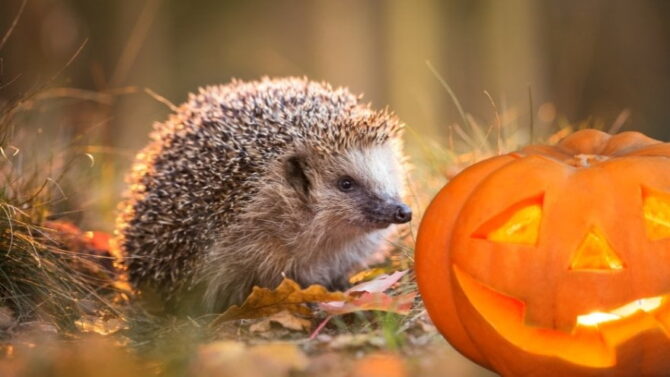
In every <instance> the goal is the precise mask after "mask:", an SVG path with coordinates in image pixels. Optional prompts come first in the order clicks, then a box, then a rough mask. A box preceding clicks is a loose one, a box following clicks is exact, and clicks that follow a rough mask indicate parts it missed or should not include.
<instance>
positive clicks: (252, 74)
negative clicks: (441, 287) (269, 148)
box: [0, 0, 670, 376]
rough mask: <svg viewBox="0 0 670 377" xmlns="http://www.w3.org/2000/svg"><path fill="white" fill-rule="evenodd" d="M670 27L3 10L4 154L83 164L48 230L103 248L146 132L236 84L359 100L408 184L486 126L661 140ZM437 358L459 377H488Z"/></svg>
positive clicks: (282, 4) (540, 13) (492, 18)
mask: <svg viewBox="0 0 670 377" xmlns="http://www.w3.org/2000/svg"><path fill="white" fill-rule="evenodd" d="M17 15H20V17H18V18H17ZM669 20H670V1H665V0H656V1H641V0H638V1H623V0H621V1H619V0H601V1H597V0H589V1H581V0H563V1H549V0H545V1H537V0H506V1H499V0H498V1H496V0H459V1H456V0H450V1H438V0H415V1H409V0H384V1H382V0H337V1H335V0H282V1H277V0H253V1H251V0H247V1H220V0H200V1H195V0H192V1H184V0H182V1H179V0H114V1H90V0H28V1H24V0H0V108H2V107H3V106H8V107H9V108H12V109H18V111H16V112H15V113H16V114H15V116H16V118H17V124H21V125H22V126H25V127H26V129H25V130H19V131H25V132H26V133H27V134H29V136H30V137H29V139H30V140H31V143H28V144H25V145H24V144H21V142H20V140H21V139H19V142H18V143H19V144H18V145H16V148H18V149H21V150H22V151H26V152H27V153H35V154H41V155H46V156H49V155H58V154H59V153H60V151H62V150H68V149H69V150H72V149H73V148H74V150H75V151H76V152H77V153H79V155H80V157H82V156H83V157H82V158H80V159H79V160H76V161H75V162H74V163H73V164H76V167H81V168H82V169H80V170H84V169H83V168H86V172H87V173H86V174H87V175H88V176H89V177H88V178H91V179H90V180H81V181H75V182H74V183H71V184H70V186H71V187H70V188H73V189H74V190H76V191H77V193H76V194H68V195H70V196H69V198H70V199H69V202H67V203H65V204H67V205H65V204H64V205H63V213H59V214H58V215H59V216H61V215H62V216H64V217H66V218H68V219H71V220H74V221H76V222H77V223H78V224H81V226H82V227H84V228H89V229H91V228H92V229H98V230H106V231H110V230H111V229H112V228H113V222H114V220H113V219H114V208H115V206H116V203H117V202H118V200H119V197H120V195H121V193H122V191H123V175H124V172H125V171H126V170H127V169H128V167H129V165H130V163H131V162H132V159H133V156H134V154H135V153H136V152H137V151H138V150H139V149H140V148H141V147H142V146H143V145H144V144H145V143H146V142H147V140H148V139H147V134H148V132H149V131H150V129H151V126H152V123H153V122H156V121H162V120H164V119H166V117H167V114H168V113H169V112H170V109H169V107H170V105H169V104H170V103H174V104H179V103H181V102H182V101H184V100H185V99H186V97H187V93H188V92H191V91H194V90H196V89H197V88H198V87H199V86H203V85H208V84H217V83H226V82H228V81H230V80H231V78H240V79H256V78H259V77H261V76H264V75H269V76H287V75H296V76H307V77H309V78H311V79H315V80H325V81H328V82H330V83H332V84H333V85H336V86H347V87H349V88H350V89H351V90H352V91H354V92H357V93H364V94H365V98H366V99H367V100H368V101H370V102H372V104H373V105H374V106H375V107H378V108H381V107H386V106H388V107H389V108H391V109H392V110H394V111H395V112H396V113H397V114H398V115H399V117H400V118H401V119H402V120H403V121H404V122H405V123H406V124H407V125H408V132H407V143H406V144H407V150H408V153H409V154H410V155H411V157H413V161H414V165H415V166H417V167H419V168H420V167H422V166H424V165H428V163H425V162H426V161H435V158H436V157H435V156H436V155H439V154H440V151H441V150H443V149H451V150H453V148H452V146H451V143H453V139H459V138H460V139H463V135H464V134H466V135H472V134H473V133H477V132H480V133H484V134H485V136H484V139H486V138H487V137H488V134H489V133H490V132H491V129H492V127H493V125H495V124H496V123H497V122H501V123H502V124H503V125H505V127H507V128H506V132H508V135H507V136H508V137H510V138H511V139H512V140H513V141H514V142H513V143H511V145H509V146H510V147H515V145H518V144H522V143H525V142H528V141H529V139H530V131H529V130H530V125H531V123H532V124H533V127H534V132H535V134H536V135H549V134H551V133H553V132H556V131H558V129H559V128H560V127H561V126H564V125H566V124H579V123H581V122H585V121H587V122H589V123H590V124H591V125H596V126H599V127H601V128H603V129H605V130H609V129H622V130H638V131H642V132H645V133H647V134H649V135H650V136H652V137H655V138H659V139H663V140H668V139H670V128H669V127H668V126H667V124H666V121H667V120H668V119H670V106H669V104H670V22H668V21H669ZM8 31H11V32H8ZM440 75H441V76H442V77H443V78H444V81H445V82H446V83H447V84H448V86H449V87H450V88H451V89H452V90H453V93H454V96H455V97H456V98H457V101H454V98H453V97H452V96H451V95H450V93H449V89H448V88H447V87H446V85H445V84H444V83H443V82H442V81H441V79H440V77H439V76H440ZM459 105H460V106H462V108H463V109H464V111H465V112H466V113H467V114H471V115H472V118H467V117H466V118H467V121H464V119H463V116H462V114H461V113H460V111H459ZM464 123H468V124H469V126H468V125H465V124H464ZM472 125H478V126H479V127H480V128H479V131H475V130H474V127H472ZM468 127H470V128H468ZM510 135H512V136H510ZM514 135H516V136H514ZM466 139H467V137H466ZM475 139H476V138H475ZM466 144H468V143H466ZM472 144H473V143H472V142H470V147H471V148H473V149H477V148H474V147H473V145H472ZM77 148H80V149H77ZM0 152H2V153H5V151H0ZM480 157H481V156H480ZM431 158H432V159H433V160H431ZM47 160H48V159H47ZM438 165H440V164H438ZM445 169H446V168H445V167H444V166H438V169H437V170H438V171H441V172H442V173H444V174H438V175H436V177H437V178H435V179H436V184H434V185H429V186H430V187H431V188H432V187H433V186H434V187H439V186H440V185H441V184H443V183H444V182H445V181H446V176H447V175H448V173H449V172H448V171H446V172H445ZM416 170H417V171H420V170H421V169H416ZM415 174H416V173H415ZM416 181H417V182H421V184H422V185H424V186H427V185H428V184H426V183H425V182H427V181H425V180H419V179H417V180H416ZM424 191H425V190H424ZM65 192H68V193H69V192H70V191H68V190H65ZM64 195H65V194H64ZM72 198H74V199H72ZM429 198H430V194H427V195H425V198H424V202H422V203H419V204H418V205H417V207H418V208H422V207H423V206H425V204H426V201H427V200H428V199H429ZM72 202H74V204H73V203H72ZM72 208H76V210H74V211H73V210H72ZM446 357H448V358H449V362H448V363H447V364H445V365H448V368H449V370H450V372H452V374H453V375H458V376H466V375H488V374H485V373H484V374H482V373H483V372H482V371H481V370H480V369H478V368H476V367H475V366H473V364H471V363H469V362H467V361H465V360H464V359H463V358H462V357H460V356H459V355H457V354H456V353H455V352H452V353H449V354H448V355H447V356H446Z"/></svg>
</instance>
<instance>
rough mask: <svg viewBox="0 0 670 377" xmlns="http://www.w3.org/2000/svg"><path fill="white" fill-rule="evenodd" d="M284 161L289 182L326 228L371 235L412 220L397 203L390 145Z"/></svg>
mask: <svg viewBox="0 0 670 377" xmlns="http://www.w3.org/2000/svg"><path fill="white" fill-rule="evenodd" d="M306 155H310V154H306ZM288 161H289V163H288V165H287V166H288V168H287V175H288V177H289V182H291V184H292V185H293V187H294V189H295V190H296V191H297V192H298V193H299V195H303V196H304V198H305V201H306V202H307V205H308V206H309V207H310V208H311V209H312V211H313V213H314V216H315V217H316V218H318V219H319V221H320V222H322V223H324V224H328V226H329V227H345V228H350V230H353V231H363V232H369V231H373V230H375V229H382V228H386V227H388V226H389V225H390V224H394V223H395V224H401V223H406V222H408V221H410V219H411V217H412V212H411V210H410V208H409V207H408V206H407V205H406V204H404V203H403V202H402V200H401V193H402V188H403V177H402V171H401V168H400V167H401V164H400V163H398V161H397V159H396V154H395V153H394V151H393V149H392V147H391V145H389V144H382V145H375V146H371V147H366V148H355V149H352V150H349V151H346V152H344V153H341V154H336V155H331V156H320V157H318V158H317V159H313V160H310V159H309V158H306V157H305V158H301V157H297V156H296V157H292V158H289V160H288Z"/></svg>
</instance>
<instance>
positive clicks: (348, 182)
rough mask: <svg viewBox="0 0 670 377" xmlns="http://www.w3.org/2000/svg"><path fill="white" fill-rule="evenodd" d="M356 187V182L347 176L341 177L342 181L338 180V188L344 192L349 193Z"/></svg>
mask: <svg viewBox="0 0 670 377" xmlns="http://www.w3.org/2000/svg"><path fill="white" fill-rule="evenodd" d="M354 187H356V181H354V179H353V178H351V177H349V176H347V175H345V176H344V177H340V179H338V180H337V188H338V189H340V191H342V192H349V191H351V190H353V189H354Z"/></svg>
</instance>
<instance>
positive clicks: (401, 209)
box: [363, 199, 412, 228]
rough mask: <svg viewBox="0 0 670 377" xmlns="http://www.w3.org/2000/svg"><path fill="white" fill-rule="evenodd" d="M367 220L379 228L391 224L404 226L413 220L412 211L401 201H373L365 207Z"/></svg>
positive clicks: (364, 211)
mask: <svg viewBox="0 0 670 377" xmlns="http://www.w3.org/2000/svg"><path fill="white" fill-rule="evenodd" d="M363 213H364V214H365V218H366V219H367V220H368V221H369V222H371V223H374V224H378V226H379V227H381V228H385V227H387V226H388V225H390V224H404V223H406V222H409V221H410V220H411V219H412V210H411V209H410V208H409V206H407V204H405V203H403V202H401V201H399V200H394V199H390V200H379V199H378V200H372V201H371V202H369V203H367V205H365V206H363Z"/></svg>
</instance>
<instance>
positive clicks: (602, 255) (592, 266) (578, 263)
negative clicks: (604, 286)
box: [570, 228, 624, 271]
mask: <svg viewBox="0 0 670 377" xmlns="http://www.w3.org/2000/svg"><path fill="white" fill-rule="evenodd" d="M623 267H624V266H623V262H622V261H621V258H619V256H618V255H617V253H616V252H615V251H614V249H612V246H611V245H610V244H609V242H608V241H607V238H605V236H604V234H603V233H602V232H601V231H600V230H598V229H597V228H591V230H590V231H589V232H588V233H587V234H586V237H584V240H583V241H582V243H581V244H580V245H579V247H578V248H577V250H575V252H574V253H573V254H572V260H571V261H570V269H571V270H589V271H593V270H596V271H618V270H621V269H622V268H623Z"/></svg>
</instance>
